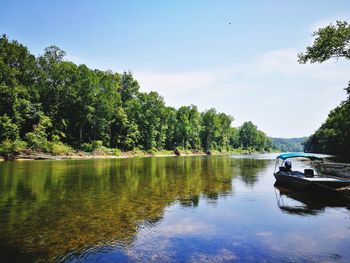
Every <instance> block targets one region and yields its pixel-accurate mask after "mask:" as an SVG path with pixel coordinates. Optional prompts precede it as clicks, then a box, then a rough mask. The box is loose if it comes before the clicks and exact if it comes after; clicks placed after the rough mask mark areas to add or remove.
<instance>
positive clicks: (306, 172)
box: [304, 169, 315, 177]
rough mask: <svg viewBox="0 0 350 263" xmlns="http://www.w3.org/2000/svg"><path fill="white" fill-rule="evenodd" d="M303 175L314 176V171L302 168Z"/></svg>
mask: <svg viewBox="0 0 350 263" xmlns="http://www.w3.org/2000/svg"><path fill="white" fill-rule="evenodd" d="M304 175H305V177H314V175H315V173H314V170H313V169H304Z"/></svg>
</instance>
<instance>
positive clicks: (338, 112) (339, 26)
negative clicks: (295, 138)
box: [299, 21, 350, 156]
mask: <svg viewBox="0 0 350 263" xmlns="http://www.w3.org/2000/svg"><path fill="white" fill-rule="evenodd" d="M314 36H315V37H316V38H315V40H314V43H313V46H311V47H307V49H306V53H305V54H299V62H300V63H306V62H311V63H315V62H318V63H322V62H324V61H326V60H328V59H331V58H336V59H339V58H345V59H347V60H348V59H350V25H349V24H348V23H347V22H344V21H337V22H336V24H335V25H333V24H330V25H328V26H326V27H324V28H321V29H319V30H318V31H317V32H315V33H314ZM345 90H346V93H347V98H346V99H345V100H344V101H343V102H342V103H341V104H340V105H339V106H338V107H336V108H335V109H334V110H332V111H331V112H330V113H329V115H328V118H327V119H326V121H325V122H324V123H323V124H322V125H321V127H320V128H319V129H318V130H317V131H316V132H315V133H314V134H313V135H311V136H310V137H309V139H308V140H307V141H306V142H305V145H304V150H305V151H306V152H316V153H331V154H338V155H347V156H348V155H350V82H349V84H348V86H347V88H345Z"/></svg>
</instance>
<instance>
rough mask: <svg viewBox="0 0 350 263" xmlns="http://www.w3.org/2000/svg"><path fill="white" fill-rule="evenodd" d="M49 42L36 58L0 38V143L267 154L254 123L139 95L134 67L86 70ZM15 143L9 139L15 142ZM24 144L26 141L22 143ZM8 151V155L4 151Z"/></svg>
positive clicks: (59, 150) (41, 148) (105, 150)
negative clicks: (235, 125) (239, 124)
mask: <svg viewBox="0 0 350 263" xmlns="http://www.w3.org/2000/svg"><path fill="white" fill-rule="evenodd" d="M65 54H66V53H65V52H64V51H63V50H61V49H60V48H59V47H56V46H50V47H48V48H46V49H45V51H44V54H43V55H40V56H38V57H35V56H33V55H31V54H30V53H29V51H28V49H27V48H26V47H24V46H23V45H21V44H19V43H17V42H16V41H10V40H9V39H8V38H7V37H6V36H5V35H3V36H2V37H1V38H0V142H1V141H2V142H4V143H5V144H4V147H3V148H4V149H5V148H6V149H12V150H11V151H12V153H15V152H18V149H20V148H21V147H17V146H18V145H19V144H18V142H17V140H25V141H26V146H27V147H29V148H30V149H31V150H34V151H38V152H46V153H53V154H68V153H69V152H70V151H72V148H74V149H80V150H84V151H87V152H93V153H97V154H117V155H119V154H120V150H122V151H135V152H141V151H149V152H152V151H173V150H174V149H177V148H179V149H182V150H184V151H186V150H192V151H193V150H194V151H200V150H205V151H221V152H222V151H230V150H232V149H233V148H240V149H248V148H249V150H253V151H267V150H269V149H270V148H271V143H270V139H269V138H268V137H267V136H266V135H265V134H264V133H263V132H261V131H259V130H258V129H257V127H256V126H255V125H254V124H253V123H251V122H248V123H245V124H244V125H243V126H242V127H240V128H233V127H231V125H232V121H233V117H232V116H230V115H227V114H225V113H220V112H217V111H216V110H215V109H209V110H206V111H204V112H200V111H199V110H198V108H197V107H196V106H195V105H190V106H182V107H180V108H179V109H175V108H172V107H167V106H166V105H165V102H164V99H163V97H161V96H160V95H159V94H158V93H157V92H149V93H146V92H141V91H140V86H139V84H138V82H137V80H135V79H134V77H133V75H132V73H131V72H123V73H121V74H120V73H114V72H111V71H100V70H92V69H89V68H88V67H87V66H86V65H76V64H74V63H72V62H69V61H66V60H64V57H65ZM11 143H12V144H11ZM21 146H23V144H21ZM6 151H7V150H4V151H3V152H6Z"/></svg>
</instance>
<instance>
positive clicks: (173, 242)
mask: <svg viewBox="0 0 350 263" xmlns="http://www.w3.org/2000/svg"><path fill="white" fill-rule="evenodd" d="M273 158H274V156H272V155H258V156H254V157H251V156H250V157H249V158H241V157H240V156H224V157H214V156H213V157H205V156H204V157H177V158H175V157H168V158H134V159H119V160H115V159H114V160H85V161H26V162H4V163H0V216H1V217H0V262H52V261H59V262H61V261H63V262H255V261H259V262H276V261H284V262H350V205H349V204H348V203H347V202H344V201H342V200H332V201H330V200H329V199H324V200H321V201H319V199H316V198H314V197H313V196H305V195H300V194H296V193H293V192H291V191H289V190H288V189H284V188H280V187H275V186H274V183H275V179H274V177H273V175H272V173H273V169H274V160H273ZM295 165H296V166H298V165H299V166H305V165H306V164H304V163H296V164H295Z"/></svg>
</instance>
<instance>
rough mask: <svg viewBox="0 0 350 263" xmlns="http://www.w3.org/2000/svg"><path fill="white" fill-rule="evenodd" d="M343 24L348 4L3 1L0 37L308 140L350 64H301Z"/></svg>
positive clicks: (335, 99) (336, 97)
mask: <svg viewBox="0 0 350 263" xmlns="http://www.w3.org/2000/svg"><path fill="white" fill-rule="evenodd" d="M337 19H339V20H347V21H350V1H337V0H334V1H257V0H256V1H253V0H251V1H243V0H242V1H204V0H202V1H190V0H187V1H164V0H163V1H152V0H150V1H132V0H129V1H112V0H110V1H44V0H43V1H24V0H23V1H15V0H14V1H10V0H0V33H1V34H3V33H5V34H7V35H8V36H9V38H11V39H16V40H18V41H19V42H21V43H23V44H24V45H26V46H27V47H28V48H29V49H30V51H31V52H32V53H34V54H35V55H38V54H40V53H43V50H44V48H45V47H47V46H50V45H57V46H59V47H60V48H62V49H63V50H65V51H66V52H67V57H66V59H68V60H72V61H74V62H76V63H78V64H87V65H88V66H89V67H91V68H99V69H111V70H113V71H118V72H122V71H124V70H131V71H132V72H133V73H134V76H135V78H136V79H137V80H138V81H139V83H140V85H141V89H142V90H143V91H151V90H155V91H158V92H159V93H160V94H161V95H162V96H164V99H165V101H166V103H167V105H170V106H175V107H179V106H181V105H189V104H195V105H197V106H198V107H199V109H200V110H205V109H209V108H211V107H214V108H216V109H217V110H218V111H221V112H225V113H228V114H231V115H232V116H233V117H234V118H235V121H234V122H233V126H238V125H241V124H242V122H244V121H247V120H251V121H253V122H254V123H255V124H257V125H258V128H259V129H261V130H263V131H265V132H266V133H267V134H268V135H269V136H274V137H298V136H307V135H310V134H311V133H313V132H314V131H315V130H316V129H317V128H318V127H319V126H320V125H321V124H322V122H323V121H324V120H325V119H326V117H327V114H328V112H329V111H330V110H331V109H333V108H334V107H336V106H337V105H338V104H339V103H340V102H341V101H342V100H344V99H345V97H346V95H345V91H344V90H343V89H344V88H345V87H346V85H347V82H348V80H350V78H349V77H350V63H349V62H346V61H341V60H339V61H338V62H335V61H329V62H327V63H324V64H312V65H300V64H298V63H297V53H299V52H303V51H304V50H305V47H306V46H307V45H310V44H311V43H312V37H311V34H312V32H313V31H314V30H315V29H317V28H319V27H320V26H324V25H327V24H329V23H330V22H335V21H336V20H337Z"/></svg>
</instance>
